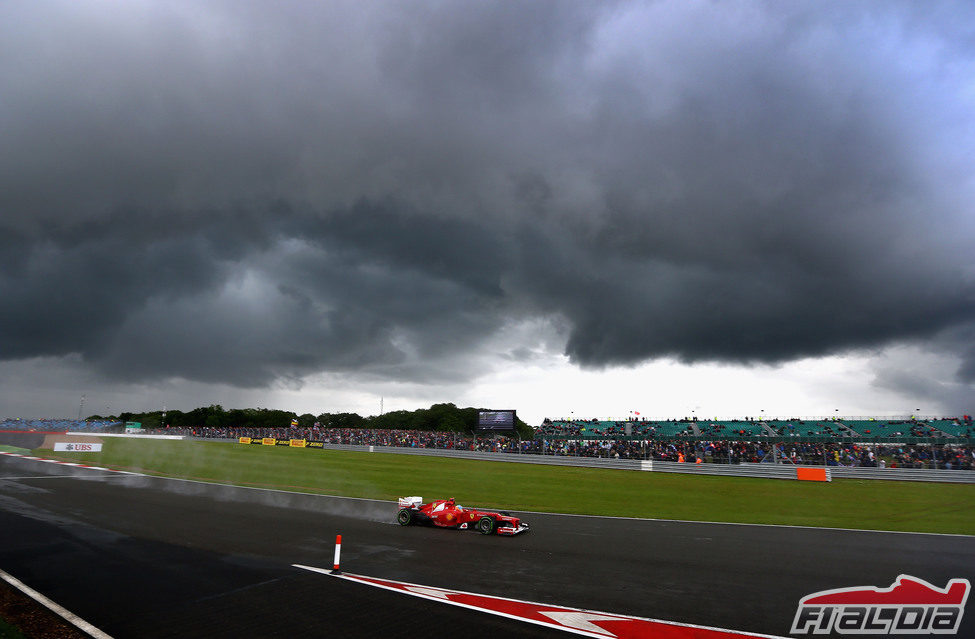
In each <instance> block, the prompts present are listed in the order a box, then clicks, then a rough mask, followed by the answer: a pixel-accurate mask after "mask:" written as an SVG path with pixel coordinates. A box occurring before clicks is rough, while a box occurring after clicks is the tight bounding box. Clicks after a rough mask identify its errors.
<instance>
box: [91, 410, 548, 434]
mask: <svg viewBox="0 0 975 639" xmlns="http://www.w3.org/2000/svg"><path fill="white" fill-rule="evenodd" d="M481 410H486V409H481V408H470V407H468V408H458V407H457V406H455V405H454V404H449V403H448V404H434V405H433V406H431V407H430V408H420V409H417V410H413V411H408V410H396V411H390V412H388V413H383V414H382V415H370V416H368V417H363V416H362V415H359V414H358V413H321V414H319V415H312V414H311V413H305V414H303V415H299V414H297V413H293V412H290V411H285V410H275V409H271V408H231V409H225V408H224V407H223V406H220V405H219V404H213V405H210V406H205V407H200V408H194V409H193V410H191V411H186V412H184V411H180V410H167V411H166V421H165V423H164V422H163V415H162V411H150V412H146V413H120V414H119V415H118V416H117V417H115V416H106V417H102V416H100V415H92V416H90V417H89V418H88V419H109V420H110V419H118V420H119V421H123V422H141V423H142V427H143V428H161V427H163V426H172V427H174V428H176V427H184V428H193V427H197V426H209V427H213V428H234V427H239V428H287V427H288V426H290V425H291V423H292V421H294V420H297V421H298V426H299V427H301V428H312V427H313V426H314V425H315V424H316V423H317V424H318V425H319V427H321V428H389V429H396V430H435V431H449V432H458V433H474V432H475V430H476V428H477V413H478V411H481ZM517 432H518V434H519V435H521V436H523V437H531V436H532V433H533V429H532V428H531V427H530V426H529V425H528V424H526V423H525V422H524V421H522V420H521V419H520V418H519V419H518V420H517Z"/></svg>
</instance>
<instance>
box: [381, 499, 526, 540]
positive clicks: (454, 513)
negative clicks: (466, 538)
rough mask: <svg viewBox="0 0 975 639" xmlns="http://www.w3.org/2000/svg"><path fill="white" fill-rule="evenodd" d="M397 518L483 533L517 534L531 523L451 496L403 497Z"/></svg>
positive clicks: (405, 522) (404, 522) (408, 522)
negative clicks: (426, 499) (427, 500)
mask: <svg viewBox="0 0 975 639" xmlns="http://www.w3.org/2000/svg"><path fill="white" fill-rule="evenodd" d="M396 521H397V522H398V523H399V525H400V526H410V525H413V524H422V525H426V526H437V527H439V528H456V529H459V530H469V529H474V530H477V532H479V533H481V534H482V535H490V534H492V533H497V534H499V535H517V534H518V533H523V532H525V531H526V530H528V524H526V523H525V522H523V521H521V520H520V519H518V518H517V517H512V516H511V515H509V514H508V513H505V512H496V511H492V510H480V509H478V508H467V507H465V506H461V505H460V504H458V503H456V502H455V501H454V498H453V497H451V498H450V499H437V500H435V501H431V502H430V503H428V504H424V503H423V498H422V497H400V499H399V512H398V513H397V514H396Z"/></svg>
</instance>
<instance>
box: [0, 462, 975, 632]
mask: <svg viewBox="0 0 975 639" xmlns="http://www.w3.org/2000/svg"><path fill="white" fill-rule="evenodd" d="M424 497H427V498H433V497H436V496H434V495H424ZM395 510H396V509H395V505H394V504H385V503H378V502H371V501H354V500H341V499H333V498H325V497H315V496H303V495H288V494H282V493H273V492H267V491H257V490H248V489H238V488H230V487H221V486H212V485H206V484H197V483H189V482H180V481H172V480H163V479H154V478H144V477H131V476H124V475H117V474H108V473H102V472H98V471H87V470H74V469H70V468H66V467H63V466H55V465H52V464H42V463H38V462H30V461H26V460H19V459H16V458H10V457H6V456H0V569H3V570H6V571H7V572H9V573H11V574H13V575H14V576H16V577H18V578H19V579H21V580H22V581H24V582H25V583H27V584H28V585H30V586H32V587H33V588H35V589H37V590H39V591H41V592H42V593H44V594H46V595H47V596H49V597H51V598H52V599H54V600H55V601H57V602H58V603H60V604H61V605H63V606H65V607H66V608H68V609H69V610H71V611H72V612H75V613H76V614H78V615H79V616H81V617H82V618H84V619H85V620H87V621H89V622H91V623H93V624H94V625H96V626H98V627H99V628H101V629H102V630H104V631H105V632H107V633H108V634H110V635H112V636H114V637H118V638H123V637H332V636H338V637H355V636H362V637H416V636H417V635H418V633H419V634H421V635H422V634H424V633H423V632H422V630H423V629H424V628H426V629H432V628H433V627H434V626H438V627H441V628H443V629H444V631H446V632H450V633H451V634H453V633H455V632H456V633H460V634H463V635H465V636H471V637H482V636H483V637H487V636H491V637H496V636H501V635H507V636H518V637H565V636H569V635H566V634H564V633H561V632H558V631H555V630H548V629H545V628H541V627H537V626H531V625H528V624H522V623H519V622H515V621H509V620H506V619H502V618H499V617H494V616H490V615H486V614H479V613H475V612H470V611H466V610H463V609H460V608H455V607H451V606H445V605H442V604H438V603H435V602H430V601H424V600H420V599H416V598H412V597H403V596H401V595H397V594H395V593H389V592H386V591H383V590H378V589H374V588H368V587H365V586H360V585H357V584H350V583H347V582H344V581H342V580H337V579H331V578H329V577H325V576H322V575H317V574H314V573H309V572H306V571H301V570H298V569H295V568H292V567H291V564H293V563H300V564H306V565H312V566H322V567H329V566H330V565H331V561H332V552H333V548H334V540H335V535H336V533H341V534H342V536H343V542H344V543H343V554H342V566H343V568H344V569H345V570H347V571H349V572H354V573H358V574H364V575H372V576H378V577H385V578H389V579H397V580H402V581H409V582H414V583H420V584H426V585H433V586H441V587H446V588H456V589H459V590H467V591H472V592H480V593H485V594H496V595H502V596H507V597H514V598H518V599H525V600H531V601H540V602H546V603H552V604H561V605H566V606H575V607H580V608H588V609H593V610H601V611H606V612H615V613H623V614H631V615H636V616H641V617H653V618H659V619H666V620H673V621H682V622H687V623H695V624H703V625H710V626H718V627H723V628H730V629H737V630H747V631H752V632H761V633H769V634H776V635H787V634H788V631H789V626H790V623H791V621H792V617H793V615H794V613H795V609H796V603H797V601H798V600H799V598H800V597H802V596H803V595H806V594H808V593H811V592H814V591H818V590H823V589H828V588H838V587H843V586H856V585H876V586H888V585H890V584H891V582H892V581H893V580H894V578H895V577H896V576H897V575H898V574H900V573H907V574H910V575H914V576H916V577H920V578H923V579H926V580H928V581H930V582H932V583H934V584H935V585H939V586H942V585H944V584H945V582H946V581H947V580H948V579H949V578H952V577H966V578H968V579H970V580H972V581H975V537H959V536H954V537H952V536H936V535H912V534H885V533H870V532H856V531H836V530H816V529H804V528H777V527H755V526H734V525H722V524H697V523H682V522H666V521H644V520H625V519H600V518H586V517H567V516H556V515H540V514H524V515H522V516H523V517H524V518H525V519H526V520H527V521H529V522H530V523H531V525H532V531H531V532H529V533H527V534H524V535H521V536H519V537H516V538H499V537H484V536H481V535H478V534H476V533H468V532H459V531H446V530H438V529H430V528H400V527H399V526H397V525H396V524H395V523H393V518H394V516H395ZM970 607H972V604H970V605H969V608H970ZM431 624H432V625H431ZM959 636H960V637H975V613H972V612H971V611H970V610H969V611H968V613H967V615H966V618H965V621H964V623H963V626H962V629H961V632H960V633H959Z"/></svg>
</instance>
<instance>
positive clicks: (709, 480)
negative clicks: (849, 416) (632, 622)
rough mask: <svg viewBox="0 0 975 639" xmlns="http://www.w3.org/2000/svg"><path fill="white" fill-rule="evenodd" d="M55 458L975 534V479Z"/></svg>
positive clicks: (361, 493) (199, 448) (141, 451)
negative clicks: (812, 478) (816, 478)
mask: <svg viewBox="0 0 975 639" xmlns="http://www.w3.org/2000/svg"><path fill="white" fill-rule="evenodd" d="M43 454H44V455H45V456H48V457H51V456H55V457H57V458H59V459H64V460H71V461H81V462H84V463H89V464H98V465H102V466H109V467H111V468H117V469H124V470H134V471H139V472H145V473H148V474H155V475H162V476H167V477H184V478H189V479H200V480H206V481H214V482H221V483H230V484H238V485H243V486H259V487H267V488H279V489H284V490H295V491H302V492H314V493H324V494H329V495H344V496H349V497H370V498H374V499H389V500H394V499H395V498H396V497H401V496H405V495H421V496H423V497H424V498H425V499H435V498H441V497H456V498H457V500H458V501H459V502H460V503H462V504H471V505H479V506H490V507H496V508H507V509H511V510H535V511H543V512H559V513H579V514H592V515H611V516H621V517H651V518H661V519H689V520H701V521H727V522H744V523H764V524H788V525H799V526H826V527H838V528H865V529H874V530H902V531H916V532H940V533H960V534H967V535H971V534H975V509H972V508H970V507H969V505H971V504H973V503H975V485H973V484H937V483H925V482H899V481H897V482H895V481H869V480H851V479H839V480H834V481H833V482H831V483H818V482H795V481H783V480H776V479H752V478H744V477H708V476H696V475H681V474H671V473H641V472H634V471H622V470H604V469H594V468H571V467H560V466H541V465H534V464H516V463H504V462H490V461H475V460H465V459H451V458H445V457H420V456H413V455H395V454H390V453H355V452H344V451H332V450H326V451H319V450H307V449H299V448H284V447H273V448H272V447H268V446H247V445H242V444H236V443H223V442H186V441H145V440H134V439H115V438H111V439H108V438H107V439H106V442H105V446H104V449H103V452H101V453H51V452H50V451H43Z"/></svg>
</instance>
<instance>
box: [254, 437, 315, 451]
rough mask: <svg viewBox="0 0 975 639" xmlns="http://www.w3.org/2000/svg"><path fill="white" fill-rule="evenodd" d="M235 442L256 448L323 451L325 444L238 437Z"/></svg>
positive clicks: (272, 438)
mask: <svg viewBox="0 0 975 639" xmlns="http://www.w3.org/2000/svg"><path fill="white" fill-rule="evenodd" d="M237 441H238V442H239V443H241V444H256V445H258V446H288V447H289V448H317V449H319V450H324V449H325V442H319V441H312V440H309V439H275V438H274V437H264V438H263V439H261V438H258V437H240V438H238V439H237Z"/></svg>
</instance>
